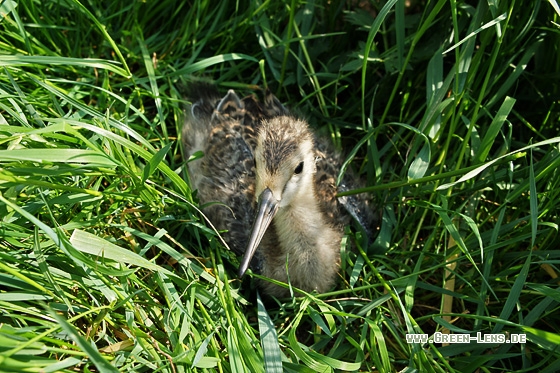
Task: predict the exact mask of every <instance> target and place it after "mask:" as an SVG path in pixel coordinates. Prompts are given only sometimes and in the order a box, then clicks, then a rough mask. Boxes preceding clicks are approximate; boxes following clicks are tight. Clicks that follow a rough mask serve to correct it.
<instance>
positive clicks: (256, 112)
mask: <svg viewBox="0 0 560 373" xmlns="http://www.w3.org/2000/svg"><path fill="white" fill-rule="evenodd" d="M189 99H190V100H191V102H193V104H192V106H191V110H190V115H189V116H188V118H187V121H186V124H185V126H184V129H183V143H184V147H185V149H184V150H185V155H186V156H187V159H188V157H190V156H191V155H192V154H194V153H195V152H196V151H202V152H203V153H204V156H203V157H202V158H200V159H197V160H194V161H192V162H190V163H189V164H188V168H189V177H190V180H191V185H192V188H193V189H197V190H198V198H199V201H200V204H201V205H202V206H204V205H206V206H205V207H204V208H203V210H204V213H205V214H206V216H207V217H208V218H209V219H210V221H211V222H212V223H213V224H214V225H215V226H216V228H218V229H219V230H227V232H226V233H225V234H224V235H223V236H224V238H225V240H226V242H227V243H228V245H229V246H230V247H231V248H232V249H233V250H235V251H236V252H237V253H239V254H242V253H244V251H245V248H246V247H247V243H248V240H249V234H250V233H251V226H252V221H253V219H254V213H255V211H254V208H255V201H254V200H255V196H254V193H255V169H254V163H255V162H254V157H253V152H254V149H255V146H256V137H257V132H258V128H259V126H260V125H261V123H262V120H263V119H268V118H270V117H273V116H276V115H283V114H287V113H288V112H287V110H286V109H285V108H284V107H283V106H282V104H281V103H280V102H279V101H278V99H277V98H276V97H274V96H273V95H272V94H270V93H269V92H268V91H267V94H266V96H265V102H264V105H263V103H261V102H259V101H258V100H257V99H256V98H255V97H254V96H248V97H245V98H243V99H242V100H240V99H239V97H238V96H237V95H236V94H235V92H234V91H233V90H230V91H229V92H228V93H227V94H226V96H225V97H223V98H221V97H220V95H219V93H218V91H217V89H216V87H215V86H214V85H211V84H207V83H197V84H195V85H193V86H191V89H190V93H189ZM215 202H217V203H215ZM258 262H259V258H258V257H256V258H255V260H253V263H254V264H253V265H252V267H258V265H259V264H258Z"/></svg>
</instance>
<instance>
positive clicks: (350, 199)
mask: <svg viewBox="0 0 560 373" xmlns="http://www.w3.org/2000/svg"><path fill="white" fill-rule="evenodd" d="M316 147H317V162H316V164H317V174H316V175H315V187H316V192H317V194H318V195H319V197H320V198H319V201H321V208H322V210H323V212H324V213H325V215H326V216H327V219H328V220H329V221H333V222H335V224H336V225H338V226H339V227H342V226H344V225H348V224H350V222H351V221H352V220H354V221H355V222H356V223H357V224H359V225H360V226H361V227H362V229H363V230H364V231H365V232H366V234H367V236H368V241H369V242H370V243H371V242H373V239H374V238H375V231H376V229H377V225H378V222H377V216H376V214H375V212H374V211H373V208H372V206H371V205H370V201H369V198H368V197H369V196H368V195H367V194H356V195H352V196H346V197H340V198H339V197H337V193H338V192H339V191H340V192H342V191H348V190H352V189H356V188H360V187H362V186H363V185H361V183H360V181H359V179H358V178H356V177H355V175H354V174H353V173H352V172H350V171H347V172H346V173H345V174H344V177H343V179H342V182H341V184H340V185H339V186H338V187H337V185H336V178H337V177H338V173H339V172H340V169H341V167H342V163H343V159H342V157H341V156H340V155H339V154H338V153H336V152H334V151H333V150H332V149H331V148H330V146H329V145H328V144H326V143H324V142H321V141H319V140H316Z"/></svg>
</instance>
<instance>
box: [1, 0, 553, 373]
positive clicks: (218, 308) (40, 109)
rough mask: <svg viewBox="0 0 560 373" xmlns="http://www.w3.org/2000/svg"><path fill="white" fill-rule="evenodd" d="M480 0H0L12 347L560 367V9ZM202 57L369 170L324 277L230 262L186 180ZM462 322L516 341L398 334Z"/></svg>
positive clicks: (210, 363)
mask: <svg viewBox="0 0 560 373" xmlns="http://www.w3.org/2000/svg"><path fill="white" fill-rule="evenodd" d="M473 3H476V2H463V1H457V0H450V1H442V0H440V1H411V2H410V3H406V2H404V1H402V0H401V1H398V0H389V1H387V2H385V1H370V2H357V1H347V2H340V3H337V2H321V1H313V0H311V1H308V2H301V1H295V0H294V1H291V2H272V1H264V2H263V1H252V2H249V1H241V2H233V1H231V2H228V1H223V2H210V1H204V0H193V1H191V2H181V1H170V0H162V1H150V0H148V1H143V2H141V1H131V2H124V1H123V2H115V1H95V0H89V1H85V0H82V1H81V2H80V1H78V0H59V1H48V2H43V1H33V0H21V1H12V0H5V1H3V2H1V3H0V17H1V18H0V235H1V236H0V371H7V372H8V371H9V372H16V371H21V372H55V371H63V372H64V371H65V372H74V371H86V372H87V371H99V372H114V371H123V372H125V371H140V372H151V371H157V372H170V373H177V372H188V371H219V372H230V371H235V372H245V371H251V372H253V371H254V372H259V371H263V370H264V367H266V369H267V371H269V372H278V371H286V372H317V371H320V372H329V371H382V372H385V371H388V372H390V371H395V372H396V371H414V370H418V371H422V372H482V371H483V372H501V371H544V372H555V371H557V370H559V369H560V347H559V345H560V292H559V285H560V279H559V278H558V275H559V272H560V269H559V267H558V263H559V262H560V250H559V249H558V247H559V243H560V240H559V237H558V224H559V223H560V219H559V211H560V209H559V203H558V202H559V201H560V177H559V171H558V169H559V166H560V151H559V149H560V147H559V143H560V130H559V129H560V119H559V117H560V84H559V83H560V51H559V46H560V26H559V23H560V9H559V8H558V3H557V2H556V1H555V0H551V1H549V2H547V1H538V0H530V1H525V2H521V1H519V0H517V1H510V2H505V1H500V2H496V1H488V2H485V1H482V2H478V4H477V5H473ZM508 3H509V4H508ZM358 4H359V5H358ZM365 57H367V58H365ZM193 76H196V77H199V76H204V77H208V78H212V79H214V80H215V81H217V83H218V84H219V85H220V87H221V88H222V89H223V90H224V92H225V91H226V90H227V89H228V88H234V89H236V90H238V91H240V92H242V93H243V94H249V93H251V92H253V91H254V88H255V86H260V87H264V86H268V87H270V88H271V89H272V90H273V91H274V92H276V93H277V95H278V97H279V98H280V100H281V101H283V102H286V103H287V105H289V106H290V107H292V108H294V109H295V110H296V111H297V112H298V113H300V114H301V115H302V116H304V117H305V118H306V119H307V120H308V121H309V123H310V124H311V126H313V127H314V128H315V129H316V130H317V131H319V132H320V133H321V134H323V135H324V136H327V137H329V138H331V139H332V142H333V144H334V146H336V147H337V148H339V149H341V150H342V151H343V152H344V153H345V154H347V155H348V159H349V160H351V162H350V163H349V167H352V168H354V169H355V170H357V171H359V172H360V173H361V174H362V175H363V177H364V180H367V187H365V188H364V189H363V190H356V191H352V192H349V193H357V192H368V193H370V195H371V196H372V199H373V200H374V201H375V203H376V204H377V206H378V207H379V210H380V212H381V216H382V224H381V226H380V229H379V235H378V237H377V239H376V241H375V243H374V244H373V245H370V247H362V245H361V244H360V242H362V240H361V239H360V237H359V233H353V232H352V231H351V230H348V231H347V233H348V234H347V236H345V240H344V244H345V246H344V248H343V250H342V256H343V262H342V265H341V267H342V268H341V273H340V280H339V283H338V285H337V287H336V288H335V289H333V291H331V292H329V293H326V294H321V295H317V294H310V295H307V296H305V297H302V298H296V299H284V300H272V299H268V298H263V299H262V300H260V298H259V299H258V298H257V297H256V295H255V290H254V288H253V287H252V284H251V281H250V280H245V281H243V283H240V281H239V280H237V279H236V276H235V273H236V271H235V269H236V266H237V264H238V259H237V258H236V257H235V256H234V255H233V254H231V253H230V252H229V251H227V250H226V249H224V247H223V244H222V241H221V240H220V239H219V236H218V235H217V234H216V233H215V232H214V231H213V229H212V228H211V226H210V225H209V224H208V222H206V221H205V220H204V218H203V216H202V215H201V214H200V211H199V210H198V205H197V199H196V193H194V191H192V190H191V189H190V187H189V185H188V184H187V182H186V181H185V180H184V179H183V175H184V172H185V164H184V161H183V159H182V154H181V147H180V141H179V140H180V139H179V136H180V127H181V124H182V120H183V107H184V105H185V104H186V102H185V100H184V98H183V92H184V87H185V85H186V84H188V82H189V80H190V79H191V77H193ZM353 242H355V244H353ZM353 247H355V248H353ZM254 276H257V275H253V277H254ZM249 277H251V276H249ZM449 330H450V331H451V332H452V333H458V334H460V333H470V334H471V335H475V334H476V333H477V332H481V333H482V334H488V333H507V334H525V335H526V338H527V343H526V344H518V343H512V344H505V343H493V344H482V343H474V342H472V343H468V344H450V345H442V344H441V343H428V344H424V345H423V344H408V343H407V342H406V338H405V336H406V334H407V333H425V334H429V335H430V336H433V335H434V333H436V332H446V331H449Z"/></svg>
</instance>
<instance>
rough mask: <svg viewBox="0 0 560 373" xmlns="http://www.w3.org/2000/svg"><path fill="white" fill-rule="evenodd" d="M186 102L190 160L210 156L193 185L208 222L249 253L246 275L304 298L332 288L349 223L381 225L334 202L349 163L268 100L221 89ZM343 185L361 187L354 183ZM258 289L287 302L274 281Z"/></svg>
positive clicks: (361, 206) (200, 87)
mask: <svg viewBox="0 0 560 373" xmlns="http://www.w3.org/2000/svg"><path fill="white" fill-rule="evenodd" d="M189 98H190V99H191V102H193V104H192V106H191V110H190V115H188V117H187V120H186V123H185V125H184V128H183V145H184V153H185V156H186V157H187V158H186V159H189V158H190V156H191V155H193V154H194V153H195V152H197V151H202V152H203V153H204V156H203V157H201V158H199V159H196V160H194V161H192V162H189V164H188V170H189V178H190V182H191V186H192V188H193V189H197V190H198V192H197V193H198V198H199V201H200V203H201V205H203V206H205V207H203V211H204V213H205V214H206V216H207V217H208V218H209V219H210V221H212V223H213V224H214V225H215V226H216V227H217V228H218V229H220V230H227V233H226V234H225V235H224V238H225V240H226V242H227V243H228V245H229V246H230V247H231V248H232V249H233V250H235V251H236V252H238V253H240V254H243V259H242V260H241V264H240V268H239V276H243V274H244V273H245V272H246V270H247V268H249V266H251V268H253V269H254V270H255V271H258V272H260V273H261V274H262V275H264V276H266V277H269V278H272V279H275V280H278V281H282V282H285V283H288V282H289V283H291V284H292V285H293V286H294V287H296V288H299V289H302V290H304V291H307V292H310V291H313V290H316V291H318V292H325V291H327V290H329V289H330V288H331V287H332V286H333V285H334V282H335V280H336V276H337V272H338V268H339V263H340V245H341V239H342V235H343V227H344V225H346V224H348V223H349V222H350V220H351V215H352V216H354V217H356V218H358V220H362V221H360V223H361V224H362V225H364V224H365V225H370V224H372V222H373V220H374V219H373V213H372V212H371V211H370V209H369V208H368V206H367V201H366V199H365V198H363V197H359V196H352V197H346V199H345V200H339V199H337V198H336V193H337V186H336V183H335V180H336V176H337V174H338V171H339V169H340V167H341V165H342V159H341V158H340V157H339V156H338V155H337V154H336V153H334V152H332V151H330V149H329V148H328V145H326V144H325V143H324V142H322V141H320V140H319V139H318V138H316V137H315V136H314V134H313V133H312V132H311V131H310V130H309V127H308V125H307V123H306V122H305V121H303V120H300V119H297V118H295V117H294V116H292V115H290V113H289V112H288V110H287V109H286V108H285V107H284V106H283V105H282V104H281V103H280V102H279V101H278V99H277V98H276V97H275V96H274V95H272V94H271V93H270V92H267V93H266V96H265V100H264V103H262V102H260V101H258V100H257V99H256V98H255V97H254V96H249V97H245V98H243V99H239V97H238V96H237V95H236V94H235V92H234V91H233V90H230V91H229V92H228V93H227V94H226V96H224V97H223V98H221V97H220V95H219V93H218V91H217V89H216V88H215V86H212V85H210V84H205V83H199V84H197V85H194V86H193V87H192V88H191V94H190V97H189ZM343 184H344V187H345V188H349V187H355V185H352V184H355V183H354V182H353V180H352V178H348V177H347V178H345V180H344V181H343ZM348 198H350V199H351V200H348ZM344 201H346V202H349V203H344ZM212 202H220V204H216V203H214V204H211V203H212ZM349 207H350V208H352V209H353V210H354V211H348V208H349ZM354 207H357V208H354ZM371 229H372V227H368V229H367V230H368V231H371ZM259 286H260V287H261V288H262V289H263V290H264V292H265V293H267V294H269V295H273V296H277V297H283V296H287V295H289V290H288V289H286V288H284V287H281V286H278V285H275V284H273V283H271V282H268V281H259Z"/></svg>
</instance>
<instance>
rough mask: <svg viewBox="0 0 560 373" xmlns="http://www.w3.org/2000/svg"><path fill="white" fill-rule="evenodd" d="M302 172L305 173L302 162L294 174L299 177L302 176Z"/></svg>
mask: <svg viewBox="0 0 560 373" xmlns="http://www.w3.org/2000/svg"><path fill="white" fill-rule="evenodd" d="M301 171H303V162H300V163H299V164H298V165H297V167H296V169H295V170H294V174H296V175H299V174H301Z"/></svg>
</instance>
